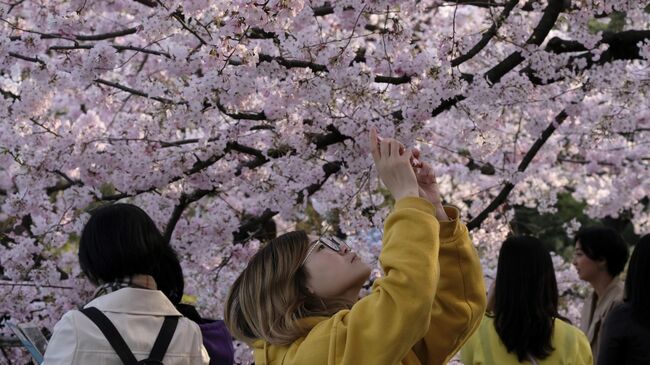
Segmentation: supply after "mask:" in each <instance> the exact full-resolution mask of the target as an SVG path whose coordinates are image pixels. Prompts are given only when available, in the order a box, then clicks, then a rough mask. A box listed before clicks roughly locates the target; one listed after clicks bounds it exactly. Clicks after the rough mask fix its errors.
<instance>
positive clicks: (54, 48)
mask: <svg viewBox="0 0 650 365" xmlns="http://www.w3.org/2000/svg"><path fill="white" fill-rule="evenodd" d="M93 47H94V45H92V44H78V45H75V46H52V47H50V48H48V49H47V50H48V52H49V51H70V50H75V49H91V48H93ZM113 48H115V49H116V50H117V51H118V52H123V51H136V52H140V53H147V54H152V55H156V56H164V57H166V58H171V55H170V54H169V53H167V52H162V51H154V50H151V49H146V48H142V47H134V46H120V45H113Z"/></svg>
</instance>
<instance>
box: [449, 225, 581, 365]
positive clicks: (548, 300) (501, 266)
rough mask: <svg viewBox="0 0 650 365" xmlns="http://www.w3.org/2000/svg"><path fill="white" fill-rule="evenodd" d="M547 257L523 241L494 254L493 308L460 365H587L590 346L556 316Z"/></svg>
mask: <svg viewBox="0 0 650 365" xmlns="http://www.w3.org/2000/svg"><path fill="white" fill-rule="evenodd" d="M557 308H558V289H557V282H556V279H555V271H554V269H553V261H552V260H551V255H550V254H549V252H548V251H547V250H546V249H545V248H544V246H543V245H542V243H541V242H540V241H539V240H538V239H536V238H534V237H528V236H517V237H510V238H508V239H507V240H506V241H505V242H504V243H503V245H502V246H501V250H500V251H499V262H498V266H497V277H496V281H495V287H494V307H493V309H492V311H493V312H492V313H489V314H487V315H486V316H485V317H484V319H483V322H482V323H481V326H480V328H479V330H478V331H477V332H476V333H475V334H474V335H473V336H472V337H471V338H470V339H469V341H468V342H467V344H466V345H465V346H464V347H463V349H462V350H461V359H462V361H463V363H464V364H465V365H479V364H481V365H509V364H539V365H545V364H548V365H591V364H592V363H593V358H592V355H591V349H590V347H589V342H588V341H587V338H586V337H585V335H584V333H582V332H581V331H580V330H579V329H578V328H577V327H574V326H572V325H570V324H569V323H567V322H566V321H565V320H564V319H563V318H562V316H560V314H559V313H558V310H557Z"/></svg>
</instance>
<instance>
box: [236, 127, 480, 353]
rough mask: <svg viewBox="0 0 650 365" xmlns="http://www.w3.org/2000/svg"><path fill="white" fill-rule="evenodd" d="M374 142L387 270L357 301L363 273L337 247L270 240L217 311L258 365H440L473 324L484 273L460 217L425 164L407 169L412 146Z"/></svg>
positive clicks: (299, 238) (304, 239) (292, 236)
mask: <svg viewBox="0 0 650 365" xmlns="http://www.w3.org/2000/svg"><path fill="white" fill-rule="evenodd" d="M370 146H371V150H372V156H373V158H374V160H375V165H376V167H377V170H378V173H379V176H380V178H381V180H382V181H383V182H384V185H386V187H387V188H388V189H389V190H390V192H391V194H392V195H393V197H394V198H395V201H396V204H395V208H394V210H393V212H392V213H391V214H390V216H389V217H388V219H387V220H386V223H385V227H384V239H383V245H384V246H383V249H382V252H381V255H380V257H379V261H380V264H381V266H382V268H383V270H384V272H385V275H384V276H383V277H382V278H380V279H377V280H376V281H375V282H374V284H373V288H372V291H371V293H370V294H369V295H367V296H365V297H364V298H362V299H358V297H359V291H360V290H361V287H362V285H363V283H364V282H365V281H366V280H367V279H368V276H369V274H370V268H369V267H368V265H367V264H365V263H364V262H362V261H361V260H360V259H359V258H358V257H357V256H356V254H354V252H352V251H351V250H350V249H349V248H348V247H347V245H345V243H343V242H342V241H340V240H338V239H336V238H334V237H320V238H318V237H316V239H315V240H312V239H311V238H310V237H309V236H307V235H306V234H305V233H304V232H291V233H287V234H285V235H282V236H280V237H278V238H276V239H273V240H271V241H270V242H269V243H268V244H267V245H266V246H264V247H263V248H261V249H260V250H259V252H257V253H256V254H255V255H254V256H253V258H251V260H250V262H249V263H248V265H247V267H246V268H245V269H244V271H243V272H242V273H241V275H240V276H239V277H238V278H237V280H236V281H235V283H234V284H233V287H232V288H231V291H230V294H229V296H228V299H227V303H226V310H225V319H226V324H227V325H228V327H229V328H230V330H231V332H232V333H233V334H234V335H235V337H237V338H238V339H240V340H243V341H245V342H247V343H248V344H249V345H251V346H252V347H253V349H254V355H255V364H256V365H280V364H282V365H300V364H304V365H319V364H327V365H397V364H401V365H434V364H436V365H437V364H445V363H446V362H447V361H448V360H449V359H450V358H451V357H452V356H453V355H454V354H455V353H456V351H458V349H459V348H460V347H461V346H462V345H463V343H464V342H465V341H466V340H467V338H468V337H469V336H470V335H471V334H472V332H473V331H474V330H475V329H476V328H477V326H478V325H479V324H480V321H481V318H482V316H483V312H484V309H485V301H486V300H485V289H484V286H483V278H482V273H481V267H480V263H479V259H478V256H477V255H476V252H475V250H474V247H473V246H472V244H471V242H470V240H469V236H468V232H467V228H466V227H465V226H464V225H463V224H462V223H461V222H460V221H459V217H458V216H459V213H458V211H457V210H456V209H455V208H451V207H444V208H443V207H442V205H441V203H440V198H439V194H438V190H437V186H436V184H435V177H434V176H433V173H432V171H431V168H430V167H429V166H428V165H426V164H421V165H419V166H416V167H413V166H412V164H411V158H412V157H413V155H414V154H413V151H411V150H406V151H403V150H402V145H401V144H400V143H399V142H398V141H396V140H393V139H381V140H380V139H378V137H377V135H376V132H375V131H374V129H373V130H371V132H370ZM415 155H416V157H417V153H415ZM419 196H422V197H423V198H420V197H419Z"/></svg>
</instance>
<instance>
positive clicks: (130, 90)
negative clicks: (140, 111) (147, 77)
mask: <svg viewBox="0 0 650 365" xmlns="http://www.w3.org/2000/svg"><path fill="white" fill-rule="evenodd" d="M95 82H96V83H98V84H102V85H106V86H110V87H114V88H116V89H120V90H122V91H126V92H128V93H131V94H133V95H137V96H142V97H145V98H147V99H152V100H155V101H159V102H161V103H163V104H183V103H176V102H174V101H173V100H170V99H167V98H161V97H158V96H149V94H147V93H146V92H144V91H140V90H136V89H133V88H130V87H128V86H124V85H121V84H118V83H117V82H112V81H108V80H104V79H96V80H95Z"/></svg>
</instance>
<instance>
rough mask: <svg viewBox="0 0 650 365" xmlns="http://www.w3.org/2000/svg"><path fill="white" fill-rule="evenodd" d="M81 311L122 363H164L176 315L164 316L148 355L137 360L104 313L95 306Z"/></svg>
mask: <svg viewBox="0 0 650 365" xmlns="http://www.w3.org/2000/svg"><path fill="white" fill-rule="evenodd" d="M81 313H83V314H85V315H86V316H87V317H88V318H90V320H91V321H93V323H95V325H97V327H98V328H99V329H100V330H101V331H102V333H103V334H104V337H106V339H107V340H108V342H109V343H110V344H111V346H112V347H113V349H114V350H115V352H116V353H117V356H119V357H120V359H121V360H122V362H123V363H124V365H164V364H163V362H162V359H163V357H165V353H166V352H167V348H168V347H169V343H170V342H171V341H172V337H173V336H174V331H176V326H177V325H178V317H177V316H165V321H164V322H163V325H162V327H161V328H160V332H159V333H158V337H156V342H154V344H153V348H152V349H151V352H150V353H149V357H148V358H146V359H144V360H140V361H138V360H137V359H136V358H135V356H134V355H133V352H131V350H130V349H129V346H128V345H127V344H126V342H124V339H123V338H122V336H120V333H119V332H118V331H117V328H115V325H113V323H112V322H111V321H110V320H109V319H108V317H106V315H104V313H102V312H101V311H100V310H99V309H97V308H95V307H88V308H84V309H81Z"/></svg>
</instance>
